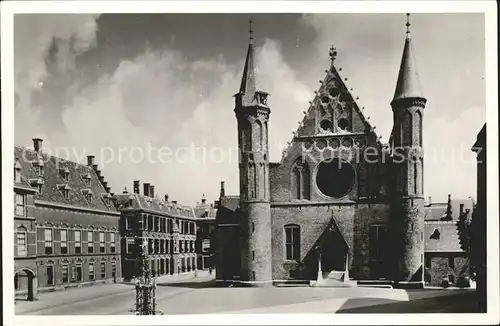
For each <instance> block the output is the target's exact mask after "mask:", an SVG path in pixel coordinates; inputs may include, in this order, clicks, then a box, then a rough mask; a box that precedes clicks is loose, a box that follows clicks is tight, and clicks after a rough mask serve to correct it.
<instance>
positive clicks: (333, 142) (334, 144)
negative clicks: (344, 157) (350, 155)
mask: <svg viewBox="0 0 500 326" xmlns="http://www.w3.org/2000/svg"><path fill="white" fill-rule="evenodd" d="M330 146H331V147H332V148H334V149H335V148H338V147H339V146H340V143H339V141H338V139H332V140H331V141H330Z"/></svg>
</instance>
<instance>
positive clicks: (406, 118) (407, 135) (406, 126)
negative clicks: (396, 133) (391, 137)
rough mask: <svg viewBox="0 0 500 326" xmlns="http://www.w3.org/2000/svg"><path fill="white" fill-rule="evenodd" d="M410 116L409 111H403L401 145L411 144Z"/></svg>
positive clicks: (411, 127) (411, 126)
mask: <svg viewBox="0 0 500 326" xmlns="http://www.w3.org/2000/svg"><path fill="white" fill-rule="evenodd" d="M412 131H413V124H412V116H411V112H409V111H405V112H404V114H403V125H402V130H401V132H402V133H403V137H402V138H403V146H411V144H412Z"/></svg>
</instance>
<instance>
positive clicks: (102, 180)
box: [99, 171, 104, 182]
mask: <svg viewBox="0 0 500 326" xmlns="http://www.w3.org/2000/svg"><path fill="white" fill-rule="evenodd" d="M99 172H101V171H99ZM99 181H101V182H104V176H103V175H101V174H100V173H99Z"/></svg>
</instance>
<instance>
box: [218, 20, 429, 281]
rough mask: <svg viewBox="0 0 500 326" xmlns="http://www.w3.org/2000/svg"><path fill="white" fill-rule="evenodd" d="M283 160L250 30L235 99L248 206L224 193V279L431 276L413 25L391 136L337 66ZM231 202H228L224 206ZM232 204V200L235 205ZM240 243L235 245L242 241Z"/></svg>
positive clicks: (221, 242)
mask: <svg viewBox="0 0 500 326" xmlns="http://www.w3.org/2000/svg"><path fill="white" fill-rule="evenodd" d="M336 54H337V53H336V50H335V48H333V47H332V48H331V49H330V56H331V65H330V66H329V67H328V69H327V70H326V76H325V77H324V79H323V81H322V82H321V86H320V87H319V89H318V90H317V91H316V92H315V93H316V96H315V98H314V100H313V101H311V102H310V107H309V108H308V110H307V111H306V112H305V115H304V118H303V120H302V122H301V123H300V125H299V128H298V130H296V131H295V132H294V136H293V139H292V141H291V142H290V143H289V147H288V148H287V149H286V150H285V151H284V153H283V157H282V159H281V161H280V162H276V163H274V162H270V161H269V153H268V150H269V148H268V122H269V119H270V118H271V117H272V115H271V107H270V105H269V103H268V101H267V97H268V94H267V93H266V92H264V91H259V90H258V89H257V86H256V85H257V84H256V80H255V74H254V45H253V38H252V37H250V43H249V46H248V51H247V57H246V61H245V66H244V71H243V77H242V82H241V86H240V90H239V92H238V93H237V94H236V95H235V109H234V111H235V114H236V120H237V128H238V144H239V148H240V153H241V154H240V162H239V172H240V173H239V177H240V194H239V202H238V203H236V202H235V198H234V196H226V195H225V191H224V189H221V198H220V201H219V203H220V206H219V209H218V213H217V249H216V250H217V253H216V276H217V279H218V280H221V281H222V280H233V281H234V280H238V281H239V282H244V283H248V284H252V285H268V284H273V283H275V282H277V281H284V280H316V279H318V278H325V279H328V278H336V279H339V280H348V279H386V280H390V281H393V282H395V283H396V284H397V285H400V286H403V285H405V284H415V285H417V286H419V285H422V284H423V262H424V257H423V256H424V234H423V232H424V194H423V156H422V123H423V115H424V108H425V104H426V98H425V97H424V95H423V93H422V91H421V87H420V84H419V78H418V73H417V70H416V65H415V58H414V56H413V53H412V41H411V37H410V31H409V22H408V23H407V32H406V39H405V43H404V49H403V56H402V61H401V66H400V71H399V76H398V80H397V84H396V91H395V94H394V97H393V99H392V102H390V104H391V107H392V111H393V129H392V133H391V136H390V139H389V143H388V144H383V143H382V142H381V141H380V138H379V137H378V136H377V135H376V133H375V130H374V129H375V128H374V127H373V126H371V125H370V123H369V121H368V120H367V119H366V118H365V117H364V115H363V112H362V110H360V108H359V107H358V105H357V103H356V99H354V98H353V97H352V95H351V94H350V92H349V90H348V89H347V87H346V85H345V84H344V82H343V80H342V78H341V76H340V74H339V71H338V70H337V69H336V67H335V65H334V60H335V56H336ZM225 203H228V204H227V205H225ZM226 206H227V207H226ZM237 242H238V243H237Z"/></svg>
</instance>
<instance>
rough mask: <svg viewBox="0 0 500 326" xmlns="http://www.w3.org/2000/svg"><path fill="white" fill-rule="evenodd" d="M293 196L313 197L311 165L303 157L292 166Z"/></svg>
mask: <svg viewBox="0 0 500 326" xmlns="http://www.w3.org/2000/svg"><path fill="white" fill-rule="evenodd" d="M291 179H292V180H291V181H292V187H291V188H292V198H293V199H310V198H311V173H310V170H309V165H308V164H307V162H305V161H304V160H303V159H302V158H298V159H297V160H296V161H295V163H294V164H293V166H292V174H291Z"/></svg>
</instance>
